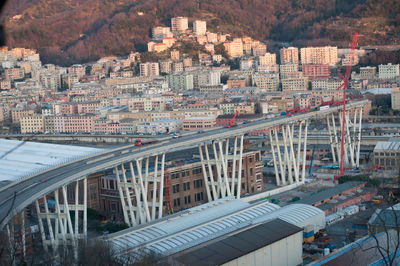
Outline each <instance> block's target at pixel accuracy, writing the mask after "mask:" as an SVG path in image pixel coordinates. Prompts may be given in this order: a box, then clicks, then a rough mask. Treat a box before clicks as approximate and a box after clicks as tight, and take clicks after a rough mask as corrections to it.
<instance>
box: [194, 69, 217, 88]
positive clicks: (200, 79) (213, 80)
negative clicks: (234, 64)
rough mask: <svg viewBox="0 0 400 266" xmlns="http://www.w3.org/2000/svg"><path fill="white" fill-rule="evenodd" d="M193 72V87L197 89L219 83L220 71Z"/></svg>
mask: <svg viewBox="0 0 400 266" xmlns="http://www.w3.org/2000/svg"><path fill="white" fill-rule="evenodd" d="M192 74H193V89H195V90H199V89H200V87H205V86H217V85H219V84H221V72H219V71H213V70H209V71H201V72H198V71H194V72H192Z"/></svg>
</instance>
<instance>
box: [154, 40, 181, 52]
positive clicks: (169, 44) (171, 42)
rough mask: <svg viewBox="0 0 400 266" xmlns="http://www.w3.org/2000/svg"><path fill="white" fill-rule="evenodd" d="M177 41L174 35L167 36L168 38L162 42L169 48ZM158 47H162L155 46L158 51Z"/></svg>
mask: <svg viewBox="0 0 400 266" xmlns="http://www.w3.org/2000/svg"><path fill="white" fill-rule="evenodd" d="M175 41H176V39H175V38H173V37H166V38H164V39H162V43H163V44H165V45H166V46H167V48H171V47H172V46H173V45H174V43H175ZM157 49H158V50H160V47H154V50H155V51H156V52H157ZM164 50H166V49H164ZM164 50H163V51H164ZM160 52H162V51H160Z"/></svg>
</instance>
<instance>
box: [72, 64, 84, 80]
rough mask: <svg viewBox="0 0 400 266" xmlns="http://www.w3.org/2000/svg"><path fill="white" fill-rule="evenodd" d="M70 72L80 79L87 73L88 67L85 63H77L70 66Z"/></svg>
mask: <svg viewBox="0 0 400 266" xmlns="http://www.w3.org/2000/svg"><path fill="white" fill-rule="evenodd" d="M68 74H69V75H71V76H75V77H77V78H78V80H80V79H81V78H82V77H83V76H84V75H85V74H86V68H85V66H83V65H78V64H75V65H72V66H70V67H69V68H68Z"/></svg>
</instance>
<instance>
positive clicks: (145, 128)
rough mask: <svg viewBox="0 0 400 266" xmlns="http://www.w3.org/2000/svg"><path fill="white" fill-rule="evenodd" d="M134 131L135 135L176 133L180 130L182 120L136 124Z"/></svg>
mask: <svg viewBox="0 0 400 266" xmlns="http://www.w3.org/2000/svg"><path fill="white" fill-rule="evenodd" d="M136 129H137V133H142V134H157V133H171V132H177V131H180V130H181V129H182V120H180V119H165V120H157V121H152V122H145V123H137V124H136Z"/></svg>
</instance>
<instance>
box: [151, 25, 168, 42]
mask: <svg viewBox="0 0 400 266" xmlns="http://www.w3.org/2000/svg"><path fill="white" fill-rule="evenodd" d="M172 36H173V35H172V32H171V30H170V28H169V27H154V28H152V29H151V37H152V38H153V39H154V40H157V41H162V39H164V38H167V37H172Z"/></svg>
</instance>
